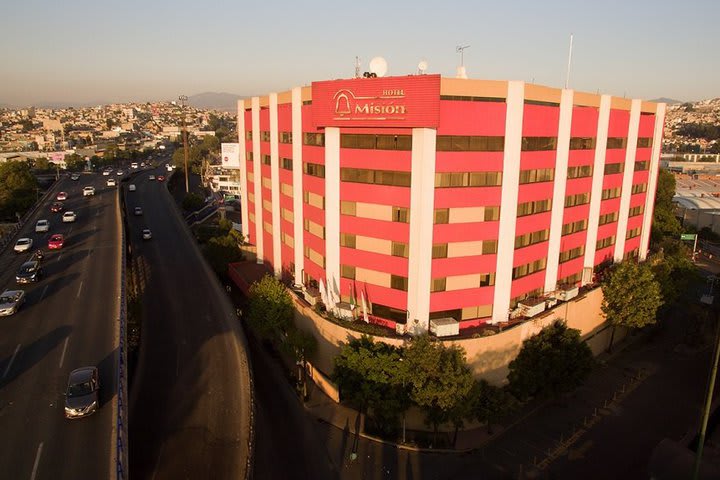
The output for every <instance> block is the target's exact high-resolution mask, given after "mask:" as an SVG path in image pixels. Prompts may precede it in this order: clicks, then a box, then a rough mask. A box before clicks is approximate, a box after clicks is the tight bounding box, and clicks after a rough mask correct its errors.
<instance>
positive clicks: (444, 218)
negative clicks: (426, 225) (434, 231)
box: [433, 208, 450, 225]
mask: <svg viewBox="0 0 720 480" xmlns="http://www.w3.org/2000/svg"><path fill="white" fill-rule="evenodd" d="M449 222H450V209H449V208H436V209H435V211H434V212H433V223H434V224H436V225H438V224H445V223H449Z"/></svg>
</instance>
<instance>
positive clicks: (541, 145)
mask: <svg viewBox="0 0 720 480" xmlns="http://www.w3.org/2000/svg"><path fill="white" fill-rule="evenodd" d="M556 148H557V137H522V151H523V152H536V151H545V150H555V149H556Z"/></svg>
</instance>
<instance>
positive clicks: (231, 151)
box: [220, 143, 240, 168]
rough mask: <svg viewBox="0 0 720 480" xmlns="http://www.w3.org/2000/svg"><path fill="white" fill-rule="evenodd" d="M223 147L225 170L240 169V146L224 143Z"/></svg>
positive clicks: (222, 155)
mask: <svg viewBox="0 0 720 480" xmlns="http://www.w3.org/2000/svg"><path fill="white" fill-rule="evenodd" d="M221 147H222V148H221V152H222V154H221V155H220V157H221V158H222V166H223V168H240V144H238V143H223V144H222V145H221Z"/></svg>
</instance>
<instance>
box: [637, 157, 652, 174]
mask: <svg viewBox="0 0 720 480" xmlns="http://www.w3.org/2000/svg"><path fill="white" fill-rule="evenodd" d="M648 168H650V162H648V161H647V160H642V161H639V162H635V171H636V172H644V171H645V170H647V169H648Z"/></svg>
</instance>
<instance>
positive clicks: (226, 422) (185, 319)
mask: <svg viewBox="0 0 720 480" xmlns="http://www.w3.org/2000/svg"><path fill="white" fill-rule="evenodd" d="M150 174H153V175H155V176H157V175H166V172H165V171H164V169H163V168H158V169H155V170H150V171H146V172H142V173H139V174H137V175H136V177H135V178H134V179H133V180H132V182H133V183H134V184H135V185H136V187H137V189H136V191H134V192H130V191H126V192H125V195H126V197H125V198H126V204H127V211H128V222H129V228H128V231H127V238H128V241H129V242H130V244H131V247H132V255H131V257H132V262H133V263H132V265H133V268H134V269H135V270H136V271H137V272H139V275H140V278H141V280H140V283H141V285H142V291H141V293H140V302H141V305H142V307H141V317H142V325H143V326H142V344H141V350H140V357H139V360H138V365H137V371H136V373H135V377H134V379H133V381H132V388H131V391H130V413H129V417H130V427H129V444H130V476H131V478H133V479H145V478H153V479H176V478H193V479H194V478H212V479H225V478H228V479H230V478H231V479H243V478H247V477H246V476H247V473H248V472H247V470H248V467H247V465H248V464H249V458H250V455H251V451H250V449H249V444H248V440H249V432H250V430H251V423H252V416H251V413H252V404H251V398H252V386H251V383H250V370H249V365H248V358H247V352H246V347H245V340H244V337H243V334H242V332H241V331H240V326H239V322H238V321H237V318H236V317H235V311H234V309H233V307H232V305H231V303H230V302H229V300H228V298H227V296H226V293H225V291H224V290H223V289H221V288H220V287H219V285H218V283H217V281H216V280H215V278H214V274H213V273H212V272H211V271H210V270H209V268H208V267H207V266H206V265H205V264H204V262H203V261H202V258H201V256H200V253H199V250H198V249H197V247H196V245H195V244H194V242H193V240H192V238H191V237H190V236H189V235H188V232H187V230H186V227H185V225H184V223H183V220H182V219H181V218H180V216H179V214H178V213H177V211H176V209H175V206H174V203H173V200H172V197H171V196H170V194H169V193H168V192H167V189H166V187H165V185H164V184H163V183H161V182H157V181H151V180H149V175H150ZM135 206H140V207H142V209H143V214H142V215H140V216H135V215H134V214H133V213H132V212H133V210H134V207H135ZM145 227H147V228H150V229H151V231H152V235H153V238H152V239H151V240H143V239H142V237H141V231H142V229H143V228H145Z"/></svg>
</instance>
